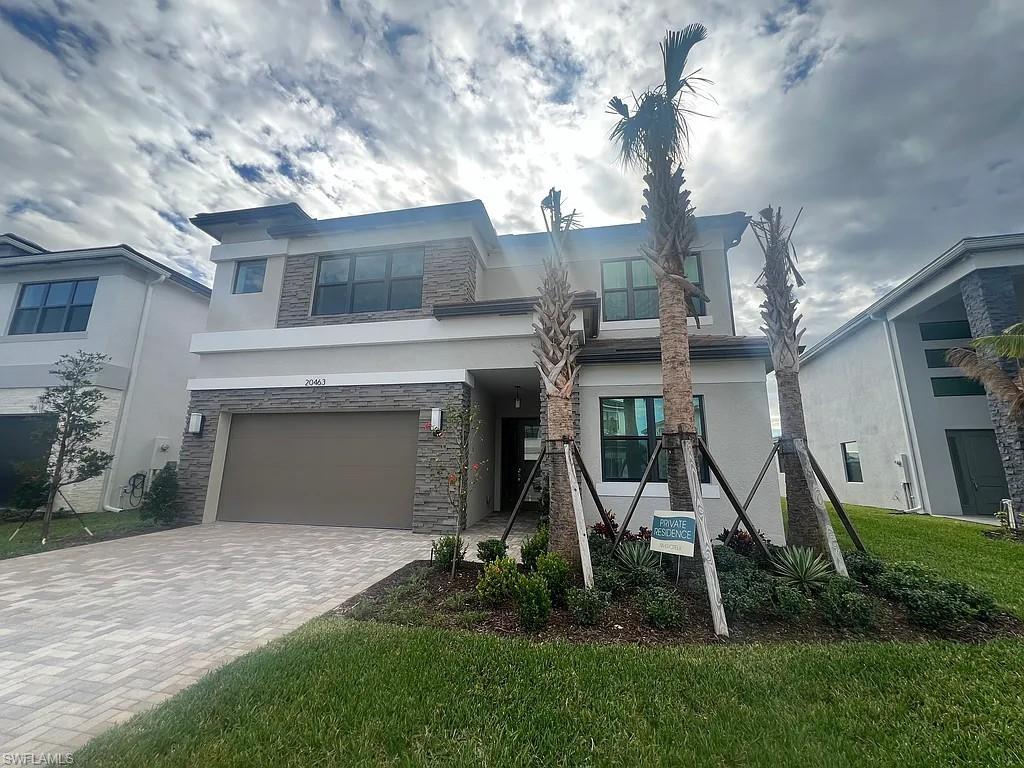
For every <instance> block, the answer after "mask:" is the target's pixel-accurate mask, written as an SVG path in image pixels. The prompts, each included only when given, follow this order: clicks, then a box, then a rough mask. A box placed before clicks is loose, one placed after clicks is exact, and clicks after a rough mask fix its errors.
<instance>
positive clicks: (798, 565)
mask: <svg viewBox="0 0 1024 768" xmlns="http://www.w3.org/2000/svg"><path fill="white" fill-rule="evenodd" d="M772 570H773V571H774V572H775V575H776V576H777V577H778V578H779V579H781V580H782V582H783V583H785V584H788V585H789V586H791V587H795V588H796V589H799V590H801V591H803V593H804V594H807V595H810V594H812V593H814V592H817V591H819V590H820V589H822V588H823V587H824V586H825V582H826V581H827V580H828V578H829V575H830V574H831V573H832V566H831V565H830V564H829V562H828V560H826V559H825V558H824V557H822V556H821V555H819V554H818V553H817V552H815V551H814V550H813V549H811V548H810V547H786V548H785V549H782V550H779V551H778V552H776V553H775V554H774V555H773V557H772Z"/></svg>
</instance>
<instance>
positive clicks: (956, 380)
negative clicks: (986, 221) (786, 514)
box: [800, 234, 1024, 516]
mask: <svg viewBox="0 0 1024 768" xmlns="http://www.w3.org/2000/svg"><path fill="white" fill-rule="evenodd" d="M1022 310H1024V234H1010V235H993V236H988V237H971V238H966V239H964V240H961V241H960V242H958V243H957V244H956V245H954V246H953V247H952V248H950V249H949V250H948V251H946V252H945V253H943V254H942V255H941V256H939V257H938V258H937V259H935V260H934V261H932V262H931V263H929V264H928V265H927V266H925V267H924V268H923V269H921V270H919V271H918V272H916V273H915V274H913V275H911V276H910V277H909V278H907V279H906V280H905V281H903V282H902V283H901V284H900V285H898V286H897V287H896V288H894V289H893V290H892V291H890V292H889V293H887V294H886V295H885V296H883V297H882V298H881V299H879V300H878V301H876V302H875V303H874V304H872V305H871V306H870V307H868V308H867V309H865V310H864V311H863V312H860V313H859V314H857V315H856V316H855V317H854V318H853V319H851V320H850V321H849V322H847V323H844V324H843V325H842V326H840V327H839V328H837V329H836V330H835V331H833V332H832V333H830V334H829V335H827V336H826V337H825V338H824V339H822V340H821V341H820V342H818V343H817V344H815V345H813V346H812V347H810V348H809V349H807V350H806V351H805V352H804V353H803V355H802V357H801V367H800V384H801V388H802V390H803V398H804V411H805V415H806V419H807V431H808V443H809V445H810V447H811V450H812V451H813V452H814V454H815V457H816V458H817V459H818V461H819V462H820V463H821V465H822V468H823V469H824V470H825V472H826V474H827V475H828V477H829V479H830V480H831V481H832V483H833V485H835V487H836V490H837V492H838V494H839V496H840V498H841V499H842V500H843V501H849V502H851V503H856V504H869V505H875V506H880V507H887V508H894V509H913V510H915V511H919V512H927V513H931V514H936V515H969V516H984V515H993V514H994V513H995V511H996V510H997V509H998V508H999V506H1000V502H1001V500H1002V499H1004V498H1010V499H1012V500H1013V501H1014V502H1015V505H1016V507H1017V508H1021V504H1022V503H1024V454H1022V445H1024V443H1022V432H1021V428H1020V426H1018V425H1016V424H1014V423H1013V422H1011V421H1010V420H1009V419H1008V418H1007V414H1006V408H1005V406H1004V405H1003V404H1002V403H1001V402H1000V401H998V400H995V399H993V398H989V397H988V396H986V394H985V391H984V389H982V387H981V386H980V385H979V384H977V383H976V382H974V381H972V380H970V379H967V378H965V377H964V375H963V373H962V371H960V370H959V369H957V368H950V367H949V366H948V364H947V363H946V358H945V356H946V351H947V350H948V349H950V348H952V347H958V346H964V345H966V344H967V343H968V342H970V340H971V339H972V338H974V337H978V336H983V335H989V334H994V333H1000V332H1002V331H1003V329H1005V328H1006V327H1008V326H1009V325H1011V324H1013V323H1016V322H1020V320H1021V317H1024V311H1022Z"/></svg>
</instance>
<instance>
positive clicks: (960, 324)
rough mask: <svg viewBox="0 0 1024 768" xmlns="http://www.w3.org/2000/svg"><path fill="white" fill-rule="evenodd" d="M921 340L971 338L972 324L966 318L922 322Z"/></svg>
mask: <svg viewBox="0 0 1024 768" xmlns="http://www.w3.org/2000/svg"><path fill="white" fill-rule="evenodd" d="M920 328H921V341H949V340H951V339H969V338H971V326H970V324H969V323H968V322H967V321H966V320H941V321H939V322H934V323H921V326H920Z"/></svg>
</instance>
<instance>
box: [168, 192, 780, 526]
mask: <svg viewBox="0 0 1024 768" xmlns="http://www.w3.org/2000/svg"><path fill="white" fill-rule="evenodd" d="M192 221H193V223H194V224H195V225H196V226H197V227H199V228H200V229H201V230H203V231H204V232H206V233H207V234H208V235H210V236H211V237H212V238H213V239H214V240H215V241H216V244H215V245H213V247H212V249H211V254H210V258H211V260H212V261H213V263H214V265H215V268H216V273H215V278H214V284H213V295H212V298H211V304H210V314H209V318H208V322H207V327H206V329H205V331H204V332H202V333H197V334H196V335H195V336H194V337H193V339H192V345H191V350H192V352H193V353H195V354H196V355H197V356H198V357H199V365H198V369H197V372H196V374H195V375H194V376H193V377H192V379H191V380H190V382H189V384H188V387H189V391H190V401H189V408H188V414H187V415H186V422H187V423H188V424H189V425H190V429H189V431H187V433H186V434H185V436H184V439H183V444H182V452H181V481H182V487H183V492H184V493H185V495H186V499H187V504H188V508H189V512H190V513H191V514H192V515H193V516H195V517H196V518H202V519H203V520H204V521H213V520H234V521H259V522H295V523H310V524H321V525H365V526H374V527H390V528H404V529H411V530H414V531H422V532H431V533H434V532H445V531H451V530H452V529H453V527H454V525H455V517H454V515H453V513H452V511H451V510H450V508H449V505H448V502H447V496H446V493H445V485H446V482H445V480H444V478H443V477H440V476H439V475H438V473H437V471H436V465H437V459H438V454H439V451H440V450H441V449H440V447H439V443H438V440H437V438H436V437H435V436H434V434H433V433H432V432H431V430H430V429H429V422H430V418H431V411H432V409H435V408H441V409H444V408H446V407H451V406H452V405H453V404H463V403H474V404H476V405H477V406H479V410H480V413H481V416H482V422H483V423H482V425H481V439H480V440H479V441H478V442H477V444H476V446H475V448H474V451H475V455H474V463H477V464H479V465H480V468H481V469H480V472H481V474H482V478H481V480H480V481H479V482H478V483H477V484H476V485H475V487H474V488H473V491H472V495H471V499H470V508H469V512H468V518H469V519H468V520H467V521H466V522H467V523H468V524H472V523H473V522H475V521H477V520H479V519H481V518H483V517H484V516H486V515H488V514H490V513H492V512H496V511H505V512H507V511H509V510H510V509H511V507H512V506H513V505H514V502H515V499H516V497H517V495H518V493H519V491H520V488H521V486H522V483H523V480H524V479H525V477H526V475H527V474H528V472H529V469H530V467H531V466H532V462H533V461H534V460H535V459H536V456H537V452H538V450H539V448H540V445H541V441H542V439H543V438H544V425H543V422H542V418H541V414H542V410H543V409H542V408H541V394H540V382H539V376H538V374H537V372H536V369H535V367H534V356H533V351H532V345H533V331H532V323H533V319H534V317H533V307H534V304H535V300H536V294H537V292H538V286H539V285H540V282H541V278H540V275H541V260H542V258H543V257H544V255H545V254H546V253H547V249H548V248H549V247H550V244H549V240H548V238H547V235H546V234H544V233H533V234H521V235H498V234H497V233H496V232H495V230H494V227H493V226H492V223H491V220H490V218H489V217H488V214H487V211H486V209H485V208H484V206H483V204H482V203H481V202H480V201H478V200H473V201H468V202H462V203H453V204H447V205H437V206H429V207H422V208H414V209H408V210H401V211H389V212H381V213H373V214H367V215H360V216H347V217H341V218H335V219H323V220H316V219H313V218H311V217H309V216H308V215H307V214H306V213H305V212H304V211H303V210H302V209H301V208H300V207H299V206H298V205H295V204H286V205H275V206H267V207H263V208H254V209H247V210H240V211H227V212H218V213H206V214H199V215H197V216H196V217H195V218H194V219H193V220H192ZM746 225H747V217H746V216H745V215H744V214H743V213H730V214H725V215H719V216H706V217H701V218H699V219H698V228H699V242H698V243H697V246H696V247H695V249H694V253H693V255H692V257H691V258H692V259H693V261H692V264H691V267H692V270H693V271H692V274H695V275H699V282H700V283H701V284H702V285H703V287H704V290H705V291H706V292H707V293H708V295H709V296H710V298H711V301H710V302H708V303H707V305H706V306H705V307H704V308H703V313H702V314H703V316H702V317H701V323H700V328H697V327H696V325H695V324H694V325H693V327H692V328H691V330H692V332H693V336H692V341H691V352H692V357H693V361H694V365H693V370H694V380H695V385H694V391H695V395H696V405H697V409H698V414H699V421H700V428H701V430H702V431H703V433H704V435H705V436H706V438H707V440H708V443H709V444H710V446H711V448H712V450H713V451H715V452H717V455H718V456H719V457H720V458H721V463H722V465H723V466H724V467H725V468H726V471H727V472H729V473H730V475H731V476H732V477H734V478H735V485H736V488H737V490H738V492H739V493H740V494H741V495H742V494H744V493H745V492H746V491H747V490H748V488H749V484H750V483H751V482H752V481H753V478H754V477H755V476H756V474H757V472H758V469H759V468H760V465H761V463H762V462H763V460H764V457H765V455H766V454H767V452H768V450H769V448H770V446H771V440H772V438H771V429H770V421H769V413H768V397H767V391H766V384H765V373H766V368H767V366H769V365H770V358H769V354H768V349H767V345H766V343H765V341H764V340H763V339H761V338H745V337H741V336H737V335H736V333H735V324H734V321H733V312H732V297H731V291H730V284H729V267H728V259H727V255H728V252H729V249H730V248H732V247H733V246H734V245H736V244H737V243H738V242H739V240H740V237H741V235H742V233H743V231H744V230H745V228H746ZM643 234H644V230H643V227H642V225H640V224H628V225H622V226H607V227H592V228H585V229H580V230H577V231H574V232H572V233H571V235H570V242H569V248H568V262H569V271H570V279H571V281H572V285H573V287H574V289H575V290H576V291H577V292H578V294H577V299H576V312H577V319H576V329H577V331H578V333H579V338H580V341H581V343H582V350H581V353H580V358H579V359H580V361H581V363H582V375H581V378H580V381H579V387H578V393H579V403H578V416H579V426H578V433H577V436H578V440H579V442H580V445H581V450H582V454H583V458H584V460H585V462H586V465H587V467H588V468H589V471H590V473H591V475H592V476H593V477H594V478H595V481H596V482H597V485H598V490H599V492H600V494H601V496H602V499H603V500H604V501H605V504H606V505H607V506H608V507H610V508H611V509H612V510H613V511H615V512H617V513H618V514H619V516H620V518H621V515H622V514H623V513H624V511H625V509H626V507H627V506H628V503H629V501H630V498H631V496H632V495H633V493H634V491H635V488H636V485H637V481H638V480H639V477H640V475H641V474H642V472H643V470H644V467H645V464H646V462H647V459H648V457H649V455H650V451H651V450H652V447H653V445H654V444H655V442H656V439H657V435H658V433H659V431H660V428H661V423H662V421H663V416H662V404H661V397H660V396H661V370H660V364H659V360H660V344H659V338H658V321H657V292H656V289H655V287H654V280H653V275H652V274H651V272H650V270H649V268H648V267H647V265H646V264H645V263H644V261H643V260H642V259H640V258H639V256H638V246H639V245H640V243H641V240H642V238H643ZM555 437H557V436H555ZM659 471H660V472H664V469H663V468H661V469H659ZM703 479H704V481H705V482H704V488H703V491H704V496H705V498H706V499H707V500H708V501H707V507H708V510H709V514H710V517H711V525H712V526H713V527H714V526H717V527H718V529H719V530H720V529H721V528H723V527H725V526H727V525H729V524H731V522H732V519H733V514H732V512H731V510H730V508H729V507H728V505H727V501H726V500H725V499H724V498H723V497H722V493H721V488H719V486H718V485H716V484H715V483H714V482H713V481H712V478H711V477H710V475H708V474H707V472H706V471H705V473H704V478H703ZM586 504H587V513H588V515H590V516H591V517H592V518H594V519H595V520H596V519H597V512H596V508H595V507H594V506H593V504H592V503H591V501H590V500H589V499H587V500H586ZM666 504H667V488H666V485H665V482H664V476H663V475H660V476H658V477H657V478H656V481H655V482H652V483H651V484H650V485H649V486H648V488H647V491H646V493H645V496H644V498H643V500H642V504H641V507H640V509H639V511H638V512H637V514H636V516H635V517H634V522H633V523H632V526H634V527H635V526H636V525H643V524H648V523H649V522H650V519H651V514H652V512H653V511H654V510H655V509H659V508H664V506H665V505H666ZM752 515H753V517H754V519H755V520H756V522H757V524H758V525H759V526H760V527H761V528H762V529H763V530H764V531H765V532H766V533H767V534H768V535H769V536H770V537H771V538H772V539H774V540H775V541H777V542H782V541H783V530H782V521H781V516H780V511H779V498H778V489H777V488H774V487H769V484H765V485H764V487H763V488H762V489H761V492H760V493H759V494H758V495H757V497H756V498H755V501H754V503H753V507H752ZM716 532H717V531H716Z"/></svg>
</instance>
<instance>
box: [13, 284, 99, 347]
mask: <svg viewBox="0 0 1024 768" xmlns="http://www.w3.org/2000/svg"><path fill="white" fill-rule="evenodd" d="M95 295H96V278H91V279H88V280H61V281H59V282H52V283H30V284H28V285H23V286H21V293H20V294H19V295H18V306H17V308H16V309H15V310H14V317H13V318H12V319H11V328H10V334H11V335H12V336H13V335H17V334H24V333H69V332H71V331H84V330H85V328H86V326H87V325H88V324H89V314H90V313H91V312H92V300H93V297H94V296H95Z"/></svg>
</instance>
